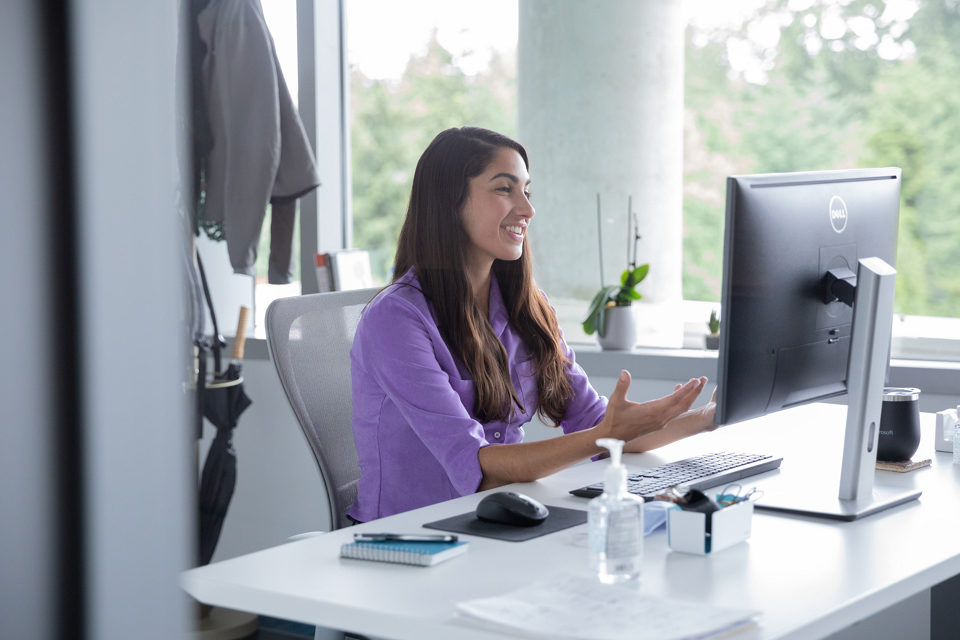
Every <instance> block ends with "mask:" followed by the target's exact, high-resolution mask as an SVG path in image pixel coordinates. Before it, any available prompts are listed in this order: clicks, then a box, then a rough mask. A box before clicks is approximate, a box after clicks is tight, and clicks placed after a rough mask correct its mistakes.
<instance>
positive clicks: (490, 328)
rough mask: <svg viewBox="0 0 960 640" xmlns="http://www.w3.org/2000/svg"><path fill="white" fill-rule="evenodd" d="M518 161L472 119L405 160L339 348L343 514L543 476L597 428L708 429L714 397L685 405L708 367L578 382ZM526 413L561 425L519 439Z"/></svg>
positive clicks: (586, 448)
mask: <svg viewBox="0 0 960 640" xmlns="http://www.w3.org/2000/svg"><path fill="white" fill-rule="evenodd" d="M528 168H529V163H528V161H527V154H526V151H525V150H524V149H523V147H522V146H520V145H519V144H518V143H516V142H514V141H513V140H511V139H509V138H507V137H505V136H502V135H500V134H497V133H494V132H492V131H488V130H486V129H480V128H475V127H461V128H456V129H448V130H447V131H444V132H442V133H440V134H439V135H438V136H437V137H436V138H435V139H434V140H433V142H431V143H430V146H429V147H427V149H426V151H424V153H423V155H422V156H421V158H420V161H419V162H418V163H417V169H416V173H415V174H414V178H413V188H412V190H411V194H410V203H409V206H408V208H407V216H406V220H405V221H404V224H403V229H402V230H401V232H400V241H399V246H398V248H397V255H396V261H395V266H394V279H393V282H392V283H391V285H390V286H388V287H387V288H386V289H385V290H384V291H383V292H381V293H380V294H379V295H378V296H377V297H376V298H375V299H374V300H373V301H372V302H371V303H370V304H369V305H368V306H367V308H366V309H365V310H364V312H363V316H362V318H361V320H360V324H359V326H358V327H357V333H356V337H355V339H354V344H353V348H352V350H351V360H352V371H351V375H352V379H353V428H354V438H355V440H356V445H357V454H358V458H359V462H360V468H361V477H360V483H359V487H358V496H357V501H356V502H355V503H354V505H353V506H352V507H351V509H350V512H349V515H350V516H351V517H352V518H354V519H355V520H357V521H360V522H365V521H368V520H372V519H375V518H380V517H384V516H388V515H391V514H394V513H398V512H401V511H407V510H410V509H414V508H417V507H421V506H424V505H428V504H433V503H436V502H440V501H442V500H447V499H450V498H456V497H459V496H462V495H466V494H469V493H473V492H476V491H482V490H484V489H490V488H493V487H498V486H502V485H505V484H509V483H512V482H528V481H533V480H536V479H538V478H542V477H544V476H547V475H550V474H551V473H554V472H556V471H559V470H561V469H563V468H565V467H568V466H570V465H572V464H574V463H576V462H578V461H580V460H583V459H586V458H589V457H591V456H595V455H597V454H598V453H601V451H602V450H601V448H599V447H597V445H596V440H597V438H601V437H613V438H619V439H621V440H624V441H626V442H627V443H628V445H627V447H626V450H627V451H634V452H637V451H644V450H648V449H651V448H654V447H657V446H660V445H662V444H665V443H667V442H672V441H674V440H677V439H679V438H682V437H685V436H687V435H691V434H693V433H698V432H700V431H704V430H709V429H712V428H715V425H714V424H713V411H714V405H713V404H712V403H709V404H707V405H706V406H705V407H703V408H701V409H698V410H693V411H690V410H689V409H690V406H691V405H692V404H693V401H694V400H695V399H696V397H697V396H698V395H699V393H700V391H701V390H702V389H703V386H704V384H705V383H706V378H699V379H694V380H690V381H689V382H687V383H686V384H684V385H677V387H676V390H675V391H674V392H673V393H672V394H670V395H668V396H666V397H663V398H660V399H658V400H653V401H650V402H644V403H635V402H631V401H629V400H627V397H626V395H627V389H628V388H629V386H630V374H629V373H628V372H626V371H622V372H621V373H620V378H619V380H618V382H617V385H616V388H615V390H614V391H613V393H612V394H611V396H610V399H609V401H607V400H606V399H605V398H603V397H601V396H599V395H598V394H597V392H596V391H594V389H593V388H592V387H591V386H590V383H589V381H588V380H587V376H586V374H585V373H584V371H583V369H581V368H580V367H579V366H578V365H577V364H575V362H574V354H573V351H572V350H571V349H570V348H569V347H568V346H567V345H566V343H564V341H563V338H562V337H561V334H560V329H559V326H558V324H557V319H556V315H555V314H554V311H553V309H552V308H551V307H550V306H549V304H548V303H547V300H546V298H545V297H544V295H543V294H542V293H541V292H540V291H539V290H538V289H537V287H536V284H535V283H534V280H533V275H532V263H531V259H530V253H529V251H528V248H527V239H526V236H527V229H528V227H529V225H530V223H531V221H532V219H533V217H534V209H533V206H532V205H531V204H530V193H529V191H528V189H529V184H530V176H529V173H528ZM535 414H539V416H540V417H541V419H545V420H548V421H550V422H552V423H553V424H555V425H559V426H560V427H561V428H562V429H563V432H564V435H562V436H558V437H555V438H550V439H548V440H545V441H540V442H529V443H524V442H523V428H522V425H523V424H525V423H527V422H529V421H530V420H531V419H532V418H533V417H534V415H535ZM493 445H496V446H493Z"/></svg>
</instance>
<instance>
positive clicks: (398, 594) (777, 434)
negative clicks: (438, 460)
mask: <svg viewBox="0 0 960 640" xmlns="http://www.w3.org/2000/svg"><path fill="white" fill-rule="evenodd" d="M845 411H846V409H845V407H842V406H837V405H827V404H823V405H808V406H805V407H800V408H797V409H793V410H791V411H789V412H782V413H780V414H776V415H773V416H768V417H765V418H761V419H758V420H754V421H750V422H748V423H742V424H739V425H734V426H731V427H726V428H723V429H720V430H718V431H716V432H713V433H709V434H703V435H701V436H698V437H695V438H692V439H688V440H687V441H683V442H678V443H674V444H672V445H669V446H668V447H664V448H662V449H660V450H658V451H657V452H655V453H649V454H641V455H630V456H626V458H625V459H626V462H627V464H628V466H633V467H636V466H651V465H654V464H659V463H661V462H665V461H669V460H674V459H679V458H682V457H686V456H689V455H694V454H697V453H702V452H706V451H720V450H740V451H745V452H751V451H756V452H765V453H776V454H782V455H783V456H784V462H783V465H782V467H781V473H787V472H788V471H789V472H793V471H794V470H796V471H802V470H805V469H810V470H813V469H833V470H838V469H839V466H840V438H842V433H843V426H844V416H845ZM921 419H922V425H923V429H924V435H923V441H922V443H921V445H920V450H919V451H918V452H917V455H916V456H915V459H919V458H926V457H931V458H933V466H932V467H931V468H926V469H922V470H918V471H914V472H911V473H907V474H896V473H890V472H878V473H877V482H878V483H880V484H895V485H899V486H904V487H918V488H921V489H922V490H923V495H922V496H921V497H920V499H919V500H918V501H913V502H911V503H909V504H906V505H902V506H900V507H896V508H894V509H892V510H889V511H885V512H882V513H879V514H875V515H872V516H869V517H867V518H864V519H862V520H858V521H855V522H835V521H828V520H819V519H814V518H808V517H803V516H787V515H772V514H769V513H765V512H762V511H757V512H756V514H755V515H754V519H753V532H752V535H751V537H750V539H749V541H747V542H746V543H742V544H739V545H736V546H734V547H732V548H730V549H727V550H725V551H721V552H719V553H717V554H716V555H713V556H694V555H687V554H682V553H677V552H672V551H670V550H669V549H667V546H666V534H665V533H663V532H662V531H659V532H657V533H654V534H652V535H651V536H648V537H647V539H646V552H645V556H644V569H643V571H644V573H643V586H642V589H643V591H644V592H645V593H650V594H656V595H661V596H664V597H668V598H676V599H683V600H691V601H701V602H709V603H712V604H715V605H720V606H730V607H745V608H752V609H759V610H761V611H762V612H763V615H762V617H761V618H760V619H759V626H758V627H756V628H754V629H751V630H749V631H748V632H746V633H743V634H740V635H738V637H741V638H744V639H748V638H751V639H752V638H811V637H816V638H819V637H823V636H826V635H828V634H830V633H833V632H836V631H838V630H841V629H843V628H845V627H847V626H848V625H850V624H852V623H854V622H856V621H858V620H861V619H863V618H866V617H868V616H870V615H872V614H874V613H877V612H878V611H882V610H883V609H885V608H887V607H889V606H890V605H892V604H894V603H896V602H899V601H901V600H903V599H905V598H907V597H909V596H912V595H914V594H916V593H919V592H921V591H922V590H924V589H928V588H930V587H931V586H933V585H936V584H937V583H939V582H941V581H943V580H945V579H947V578H950V577H952V576H955V575H957V574H960V542H958V537H957V532H958V531H960V467H955V466H953V465H952V464H951V457H950V455H949V454H946V453H935V452H934V450H933V429H934V421H933V415H932V414H924V415H922V416H921ZM831 443H832V444H831ZM603 464H604V463H603V462H600V463H591V464H585V465H579V466H576V467H573V468H571V469H567V470H565V471H563V472H561V473H558V474H556V475H554V476H551V477H549V478H546V479H544V480H541V481H539V482H534V483H528V484H519V485H514V486H513V487H512V488H515V489H517V490H519V491H522V492H524V493H527V494H529V495H532V496H534V497H536V498H537V499H539V500H542V501H543V502H545V503H546V504H548V505H558V506H565V507H572V508H583V509H585V508H586V506H587V501H586V500H584V499H582V498H576V497H574V496H571V495H569V494H568V493H567V492H568V491H569V490H570V489H574V488H576V487H579V486H582V485H584V484H588V483H590V482H594V481H597V480H599V479H601V477H602V466H601V465H603ZM775 473H776V472H775ZM744 484H745V486H747V487H749V486H753V485H756V484H758V483H757V482H756V481H754V480H752V479H747V480H746V481H745V483H744ZM482 495H483V494H476V495H471V496H466V497H463V498H459V499H457V500H452V501H449V502H445V503H442V504H438V505H433V506H430V507H426V508H424V509H419V510H417V511H413V512H409V513H405V514H400V515H397V516H392V517H390V518H385V519H383V520H379V521H376V522H373V523H367V524H364V525H359V526H358V527H354V528H350V529H345V530H340V531H334V532H331V533H328V534H325V535H322V536H318V537H314V538H308V539H304V540H300V541H297V542H293V543H289V544H285V545H281V546H279V547H274V548H272V549H267V550H264V551H260V552H257V553H252V554H249V555H246V556H241V557H239V558H234V559H231V560H227V561H224V562H220V563H217V564H214V565H210V566H206V567H201V568H197V569H192V570H190V571H187V572H185V573H184V574H183V578H182V584H183V586H184V588H185V589H186V590H187V591H188V592H189V593H190V594H191V595H192V596H194V597H195V598H196V599H198V600H200V601H201V602H205V603H209V604H214V605H219V606H226V607H231V608H234V609H240V610H245V611H252V612H256V613H260V614H265V615H270V616H275V617H278V618H284V619H289V620H297V621H302V622H306V623H310V624H319V625H322V626H326V627H331V628H338V629H344V630H349V631H354V632H359V633H363V634H367V635H372V636H377V637H385V638H397V639H407V638H409V639H411V640H413V639H416V640H430V639H436V640H446V639H448V638H463V639H464V640H473V639H476V640H480V639H483V640H492V639H493V638H501V637H503V634H501V633H490V632H487V631H484V630H480V629H478V628H475V627H471V626H469V625H468V624H467V623H465V622H463V621H462V620H460V619H458V618H457V617H456V615H455V603H457V602H459V601H461V600H467V599H472V598H480V597H488V596H492V595H497V594H501V593H503V592H505V591H510V590H513V589H516V588H520V587H522V586H524V585H525V584H528V583H530V582H532V581H533V580H535V579H539V578H542V577H546V576H549V575H551V574H559V573H571V572H575V573H582V574H583V575H589V574H590V572H589V569H588V560H587V551H586V548H585V545H584V537H585V531H586V525H582V526H579V527H575V528H572V529H567V530H565V531H560V532H557V533H554V534H551V535H548V536H544V537H541V538H537V539H535V540H532V541H529V542H522V543H511V542H501V541H497V540H492V539H487V538H478V537H470V536H464V538H466V539H469V540H470V550H469V551H468V552H467V553H466V554H464V555H462V556H459V557H457V558H453V559H452V560H450V561H448V562H445V563H442V564H440V565H437V566H434V567H430V568H419V567H408V566H399V565H390V564H385V563H372V562H371V563H364V562H359V561H349V560H341V559H340V558H339V557H338V555H337V554H338V551H339V548H340V545H341V544H342V543H344V542H346V541H348V540H350V539H351V538H352V535H353V533H355V532H356V531H363V530H366V531H374V530H379V531H418V530H421V527H420V525H421V524H422V523H424V522H431V521H433V520H438V519H440V518H444V517H447V516H451V515H455V514H459V513H463V512H465V511H468V510H471V509H473V508H474V506H475V505H476V503H477V501H478V500H479V499H480V497H482ZM423 531H427V530H423ZM638 623H639V624H642V621H638Z"/></svg>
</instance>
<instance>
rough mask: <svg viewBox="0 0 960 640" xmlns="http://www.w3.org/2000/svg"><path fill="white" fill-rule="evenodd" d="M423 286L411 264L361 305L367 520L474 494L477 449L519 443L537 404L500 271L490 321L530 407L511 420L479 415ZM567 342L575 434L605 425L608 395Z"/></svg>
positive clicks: (528, 359)
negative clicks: (601, 391)
mask: <svg viewBox="0 0 960 640" xmlns="http://www.w3.org/2000/svg"><path fill="white" fill-rule="evenodd" d="M400 283H406V284H410V285H413V286H403V284H400ZM419 286H420V284H419V282H418V281H417V279H416V277H415V276H414V275H413V273H412V270H411V271H410V272H408V273H406V274H405V275H404V276H403V277H402V278H400V280H399V281H398V283H396V284H394V285H392V286H390V287H389V288H388V289H386V290H385V291H384V292H383V293H381V294H380V295H379V296H377V298H376V299H374V300H373V301H372V302H371V303H370V304H369V305H368V306H367V307H366V309H364V311H363V315H362V317H361V319H360V323H359V325H358V326H357V333H356V336H355V337H354V341H353V348H352V349H351V351H350V358H351V363H352V366H351V376H352V381H353V436H354V440H355V442H356V445H357V456H358V458H359V462H360V470H361V473H360V483H359V486H358V495H357V500H356V502H355V503H354V504H353V506H352V507H351V508H350V511H349V514H350V515H351V516H352V517H353V518H355V519H357V520H360V521H361V522H366V521H368V520H374V519H376V518H382V517H385V516H389V515H392V514H394V513H399V512H402V511H409V510H410V509H416V508H418V507H422V506H425V505H429V504H434V503H437V502H441V501H443V500H449V499H451V498H457V497H459V496H463V495H467V494H469V493H474V492H475V491H476V490H477V488H478V487H479V486H480V481H481V479H482V476H483V474H482V472H481V469H480V462H479V459H478V457H477V453H478V452H479V451H480V449H481V448H482V447H486V446H489V445H495V444H512V443H516V442H521V441H522V440H523V425H524V424H526V423H527V422H529V421H530V420H531V419H532V418H533V417H534V416H535V415H536V412H537V407H538V394H537V381H536V372H535V369H534V363H533V361H532V355H531V353H530V351H529V349H527V347H526V345H525V344H524V343H523V341H522V340H521V338H520V336H519V335H518V334H517V333H516V331H515V330H514V329H513V327H512V326H510V324H509V323H508V321H507V310H506V308H505V307H504V304H503V298H502V297H501V295H500V288H499V287H498V286H497V280H496V278H495V277H494V278H491V285H490V324H491V325H492V327H493V331H494V333H495V334H496V335H497V336H498V337H499V338H500V341H501V342H502V343H503V346H504V348H505V349H506V352H507V359H508V362H509V367H510V375H511V377H512V379H513V385H514V389H516V391H517V395H518V397H519V398H520V401H521V402H522V403H523V407H524V409H525V410H526V411H525V412H524V413H521V412H520V411H519V409H516V410H515V411H514V415H513V417H512V418H511V419H509V420H508V421H506V422H503V421H492V422H487V423H480V422H479V421H478V420H477V418H476V416H474V414H473V403H474V387H473V381H472V380H471V379H470V376H469V373H468V372H467V370H466V368H465V367H464V365H463V363H462V362H461V361H460V359H459V358H458V357H456V356H455V355H453V353H452V352H451V350H450V348H449V347H448V346H447V344H446V343H445V342H444V340H443V338H442V337H441V335H440V332H439V330H438V329H437V323H436V321H435V320H434V316H433V310H432V307H431V305H430V304H429V303H428V302H427V301H426V299H425V298H424V297H423V294H422V293H421V292H420V290H419ZM563 346H564V350H565V354H566V356H567V358H569V359H570V361H571V363H573V366H572V368H571V369H570V370H569V371H568V374H567V375H568V376H569V379H570V383H571V385H572V387H573V397H572V399H571V400H570V404H569V407H568V408H567V414H566V417H565V418H564V420H563V422H562V423H561V425H560V426H561V427H562V429H563V431H564V433H572V432H574V431H579V430H581V429H587V428H589V427H593V426H595V425H596V424H598V423H599V422H600V421H601V420H602V419H603V415H604V412H605V411H606V406H607V399H606V398H604V397H603V396H600V395H598V394H597V392H596V391H594V389H593V387H591V386H590V383H589V381H588V380H587V375H586V373H584V371H583V369H582V368H581V367H580V366H579V365H577V364H576V362H575V361H574V355H573V350H572V349H570V348H569V347H568V346H567V345H566V343H564V345H563Z"/></svg>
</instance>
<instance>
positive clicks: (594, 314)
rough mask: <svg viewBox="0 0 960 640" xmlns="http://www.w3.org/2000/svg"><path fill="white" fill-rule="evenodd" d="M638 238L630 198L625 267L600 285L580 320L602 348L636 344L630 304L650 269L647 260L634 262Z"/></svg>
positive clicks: (598, 201) (598, 220) (601, 257)
mask: <svg viewBox="0 0 960 640" xmlns="http://www.w3.org/2000/svg"><path fill="white" fill-rule="evenodd" d="M600 228H601V215H600V194H597V235H598V239H599V245H600V282H601V284H602V283H603V281H604V278H603V240H602V235H601V233H600ZM639 240H640V233H639V230H638V224H637V216H636V214H635V213H634V212H633V209H632V199H631V200H628V204H627V268H626V269H625V270H624V271H623V273H621V274H620V284H613V285H602V286H601V288H600V290H599V291H598V292H597V293H596V295H594V297H593V299H592V300H591V301H590V305H589V307H588V308H587V316H586V318H584V320H583V331H584V333H586V334H587V335H592V334H593V333H594V332H596V334H597V336H598V338H599V342H600V346H601V347H602V348H604V349H632V348H633V346H634V344H636V324H635V322H634V318H633V310H632V308H631V305H632V304H633V302H634V301H635V300H640V299H641V298H642V297H643V296H642V295H641V294H640V292H639V291H637V285H639V284H640V283H641V282H643V279H644V278H646V277H647V274H648V273H649V272H650V265H649V264H641V265H638V264H637V243H638V241H639Z"/></svg>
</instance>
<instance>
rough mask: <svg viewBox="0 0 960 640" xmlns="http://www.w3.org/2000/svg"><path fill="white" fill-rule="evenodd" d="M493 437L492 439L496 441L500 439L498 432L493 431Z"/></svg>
mask: <svg viewBox="0 0 960 640" xmlns="http://www.w3.org/2000/svg"><path fill="white" fill-rule="evenodd" d="M493 437H494V438H497V439H498V440H499V439H500V432H499V431H494V432H493Z"/></svg>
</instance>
